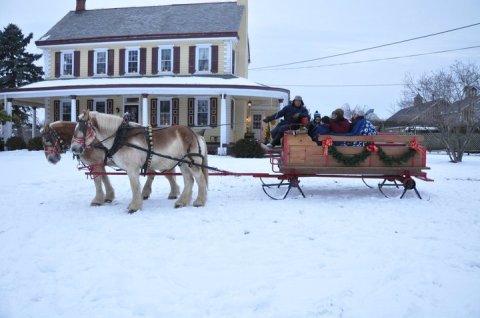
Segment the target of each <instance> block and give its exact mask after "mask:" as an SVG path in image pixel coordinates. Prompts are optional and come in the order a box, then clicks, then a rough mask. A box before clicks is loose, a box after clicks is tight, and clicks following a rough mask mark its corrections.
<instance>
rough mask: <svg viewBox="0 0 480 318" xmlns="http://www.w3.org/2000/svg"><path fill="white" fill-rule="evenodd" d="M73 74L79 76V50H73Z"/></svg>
mask: <svg viewBox="0 0 480 318" xmlns="http://www.w3.org/2000/svg"><path fill="white" fill-rule="evenodd" d="M73 65H74V66H73V68H74V69H73V76H75V77H79V76H80V51H75V52H73Z"/></svg>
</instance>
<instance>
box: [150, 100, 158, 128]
mask: <svg viewBox="0 0 480 318" xmlns="http://www.w3.org/2000/svg"><path fill="white" fill-rule="evenodd" d="M157 112H158V99H156V98H152V99H151V100H150V125H152V127H158V124H157Z"/></svg>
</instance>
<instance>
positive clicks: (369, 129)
mask: <svg viewBox="0 0 480 318" xmlns="http://www.w3.org/2000/svg"><path fill="white" fill-rule="evenodd" d="M376 134H377V130H376V129H375V126H374V125H373V124H372V122H371V121H370V120H368V119H366V118H365V113H364V112H363V111H361V110H359V111H355V112H354V113H353V116H352V125H351V130H350V135H353V136H371V135H376Z"/></svg>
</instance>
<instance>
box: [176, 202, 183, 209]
mask: <svg viewBox="0 0 480 318" xmlns="http://www.w3.org/2000/svg"><path fill="white" fill-rule="evenodd" d="M183 207H185V204H182V203H175V209H178V208H183Z"/></svg>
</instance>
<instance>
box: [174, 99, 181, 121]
mask: <svg viewBox="0 0 480 318" xmlns="http://www.w3.org/2000/svg"><path fill="white" fill-rule="evenodd" d="M179 109H180V100H179V99H178V98H172V126H174V125H178V121H179Z"/></svg>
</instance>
